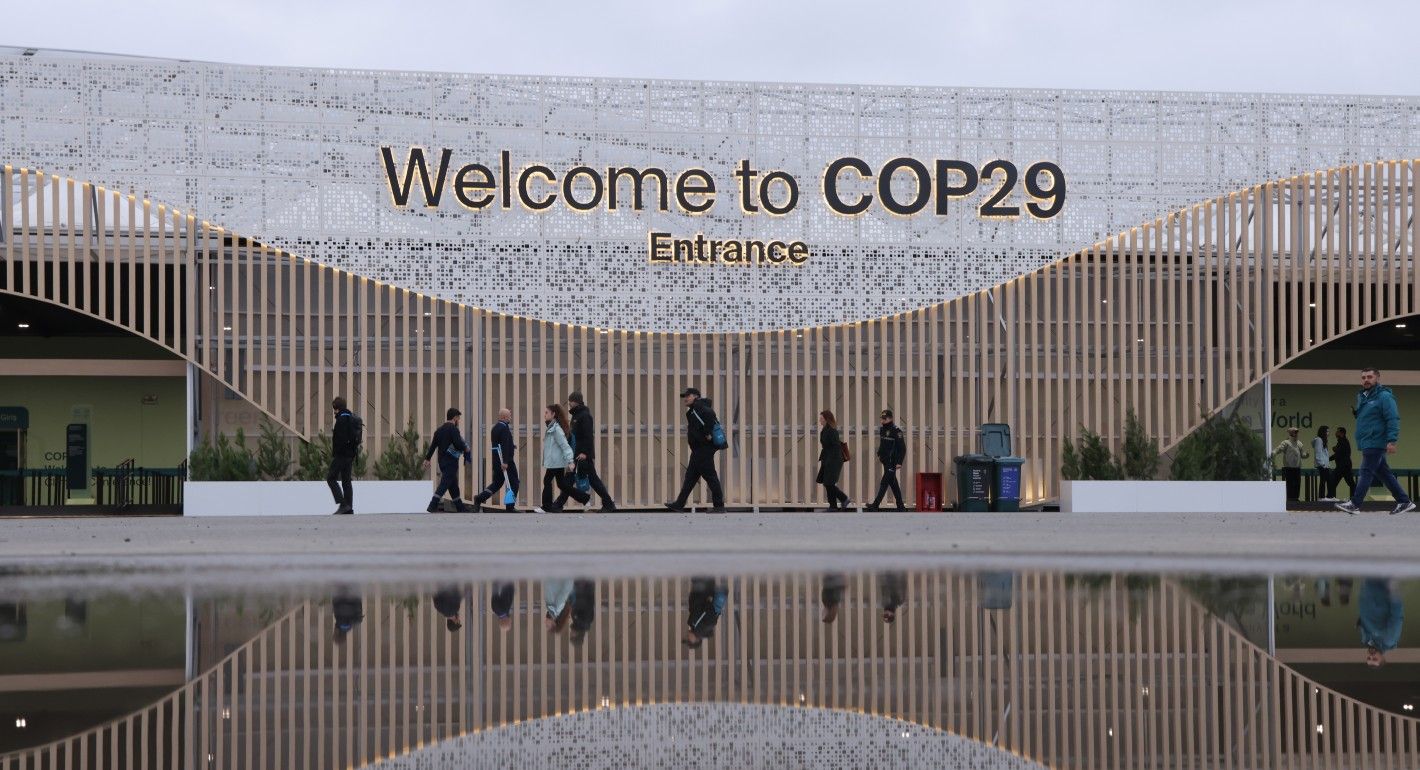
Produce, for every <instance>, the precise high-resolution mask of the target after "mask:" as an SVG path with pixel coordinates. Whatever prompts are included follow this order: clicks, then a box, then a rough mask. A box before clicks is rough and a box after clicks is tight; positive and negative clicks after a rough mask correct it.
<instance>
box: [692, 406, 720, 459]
mask: <svg viewBox="0 0 1420 770" xmlns="http://www.w3.org/2000/svg"><path fill="white" fill-rule="evenodd" d="M716 420H717V418H716V417H715V409H714V408H713V407H711V406H710V399H708V398H704V397H701V398H697V399H695V401H694V402H692V403H691V405H690V406H689V407H687V408H686V410H685V425H686V438H687V440H689V442H690V448H691V449H714V448H715V440H714V438H712V436H713V434H714V430H713V429H714V427H715V422H716Z"/></svg>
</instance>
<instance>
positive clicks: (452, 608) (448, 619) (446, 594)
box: [434, 586, 463, 631]
mask: <svg viewBox="0 0 1420 770" xmlns="http://www.w3.org/2000/svg"><path fill="white" fill-rule="evenodd" d="M434 609H435V610H437V611H438V613H439V614H440V615H443V616H444V627H445V628H447V629H449V630H450V631H457V630H459V629H460V628H463V621H462V620H461V619H460V618H459V615H461V614H462V613H463V591H462V590H461V589H460V588H459V587H458V586H444V587H443V588H440V589H439V590H438V592H436V593H435V594H434Z"/></svg>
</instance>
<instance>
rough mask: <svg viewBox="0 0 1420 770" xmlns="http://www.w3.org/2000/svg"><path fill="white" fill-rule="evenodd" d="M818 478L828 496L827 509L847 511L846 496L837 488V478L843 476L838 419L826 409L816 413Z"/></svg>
mask: <svg viewBox="0 0 1420 770" xmlns="http://www.w3.org/2000/svg"><path fill="white" fill-rule="evenodd" d="M818 424H819V426H820V427H819V432H818V445H819V450H818V478H817V479H816V481H817V482H818V483H820V484H822V485H823V490H824V493H825V494H826V495H827V496H828V509H829V510H830V511H836V510H838V509H839V508H843V509H845V510H847V508H848V495H847V494H844V492H843V490H841V489H839V488H838V478H839V476H842V475H843V461H844V460H845V459H846V458H845V457H844V456H843V455H844V452H843V436H842V434H840V433H839V432H838V418H836V417H834V416H833V412H831V411H829V410H828V409H825V410H823V411H822V412H819V413H818Z"/></svg>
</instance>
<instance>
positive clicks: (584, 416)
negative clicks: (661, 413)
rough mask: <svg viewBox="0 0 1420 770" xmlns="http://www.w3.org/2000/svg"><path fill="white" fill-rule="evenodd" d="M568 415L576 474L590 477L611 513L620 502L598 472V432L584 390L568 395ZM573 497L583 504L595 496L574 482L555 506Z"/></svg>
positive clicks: (591, 482) (605, 507) (598, 495)
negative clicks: (608, 490) (607, 487)
mask: <svg viewBox="0 0 1420 770" xmlns="http://www.w3.org/2000/svg"><path fill="white" fill-rule="evenodd" d="M567 414H568V416H570V417H571V419H572V435H570V436H568V437H567V441H568V443H570V444H571V445H572V452H573V453H574V454H575V455H576V462H577V470H576V475H577V476H578V477H581V478H584V479H586V480H587V483H588V484H590V485H591V487H592V491H593V492H596V493H597V497H599V498H601V501H602V507H601V510H602V512H603V513H611V512H613V511H615V510H616V502H615V501H613V500H612V499H611V493H610V492H607V491H606V485H605V484H603V483H602V477H601V476H599V475H597V464H596V460H597V443H596V436H597V431H596V426H595V425H594V424H593V422H592V410H590V409H588V408H587V402H586V399H585V398H583V397H582V392H581V391H580V390H574V391H572V393H571V394H569V395H568V396H567ZM569 496H570V497H572V498H574V499H576V501H577V502H579V503H586V502H587V501H588V500H590V499H592V498H591V496H590V495H587V494H586V493H583V492H578V491H577V490H576V486H575V484H570V485H568V487H567V488H566V489H563V490H562V494H560V495H558V496H557V501H556V502H554V503H553V505H554V506H556V507H557V508H561V507H562V506H564V505H566V504H567V498H568V497H569Z"/></svg>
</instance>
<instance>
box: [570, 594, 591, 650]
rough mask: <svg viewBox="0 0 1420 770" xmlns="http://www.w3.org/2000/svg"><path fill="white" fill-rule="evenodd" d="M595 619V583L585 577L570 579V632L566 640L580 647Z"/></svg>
mask: <svg viewBox="0 0 1420 770" xmlns="http://www.w3.org/2000/svg"><path fill="white" fill-rule="evenodd" d="M596 619H597V584H596V583H595V582H594V581H591V580H587V579H585V578H578V579H576V580H573V581H572V632H571V634H569V635H568V637H567V641H569V642H571V643H572V646H573V647H581V646H582V642H583V641H585V640H586V638H587V632H588V631H590V630H592V622H593V621H595V620H596Z"/></svg>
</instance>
